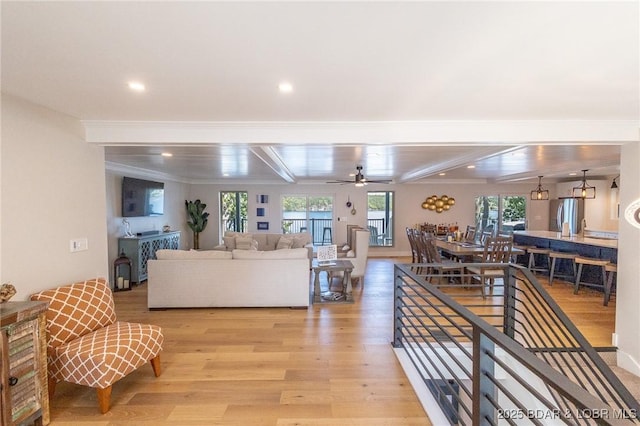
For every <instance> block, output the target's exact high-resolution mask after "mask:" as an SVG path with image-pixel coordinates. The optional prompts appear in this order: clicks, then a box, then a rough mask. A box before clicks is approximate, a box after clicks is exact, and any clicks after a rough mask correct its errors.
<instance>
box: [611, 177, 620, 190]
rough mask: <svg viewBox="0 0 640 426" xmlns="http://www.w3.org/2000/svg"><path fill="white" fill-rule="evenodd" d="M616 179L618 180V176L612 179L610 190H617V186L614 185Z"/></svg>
mask: <svg viewBox="0 0 640 426" xmlns="http://www.w3.org/2000/svg"><path fill="white" fill-rule="evenodd" d="M616 179H620V175H618V176H616V177H614V178H613V182H611V189H618V184H617V183H616Z"/></svg>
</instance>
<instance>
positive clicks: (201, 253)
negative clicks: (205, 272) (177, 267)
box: [156, 249, 232, 260]
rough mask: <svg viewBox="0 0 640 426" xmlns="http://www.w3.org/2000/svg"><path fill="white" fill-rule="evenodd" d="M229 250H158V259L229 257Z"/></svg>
mask: <svg viewBox="0 0 640 426" xmlns="http://www.w3.org/2000/svg"><path fill="white" fill-rule="evenodd" d="M231 258H232V256H231V252H227V251H219V250H165V249H163V250H158V251H156V259H159V260H190V259H231Z"/></svg>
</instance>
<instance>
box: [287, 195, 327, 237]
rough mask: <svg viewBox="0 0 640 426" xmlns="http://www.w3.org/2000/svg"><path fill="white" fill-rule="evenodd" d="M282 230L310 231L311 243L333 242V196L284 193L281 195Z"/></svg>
mask: <svg viewBox="0 0 640 426" xmlns="http://www.w3.org/2000/svg"><path fill="white" fill-rule="evenodd" d="M282 232H284V233H285V234H288V233H295V232H310V233H311V241H312V242H313V244H316V245H322V244H331V243H332V242H333V197H332V196H311V195H285V196H283V197H282Z"/></svg>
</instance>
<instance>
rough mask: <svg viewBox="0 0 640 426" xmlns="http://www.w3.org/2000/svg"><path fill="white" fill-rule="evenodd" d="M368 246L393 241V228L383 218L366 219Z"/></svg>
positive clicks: (383, 244)
mask: <svg viewBox="0 0 640 426" xmlns="http://www.w3.org/2000/svg"><path fill="white" fill-rule="evenodd" d="M367 226H368V227H369V245H370V246H389V245H391V244H392V242H393V230H392V229H391V227H390V226H387V223H386V221H385V219H382V218H381V219H367Z"/></svg>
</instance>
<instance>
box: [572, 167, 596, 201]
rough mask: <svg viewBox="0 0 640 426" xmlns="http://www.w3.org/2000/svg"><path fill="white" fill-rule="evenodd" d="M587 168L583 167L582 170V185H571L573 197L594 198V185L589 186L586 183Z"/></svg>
mask: <svg viewBox="0 0 640 426" xmlns="http://www.w3.org/2000/svg"><path fill="white" fill-rule="evenodd" d="M588 171H589V170H587V169H585V170H583V171H582V185H580V186H574V187H573V197H574V198H583V199H586V198H588V199H593V198H596V187H595V186H591V185H589V184H588V183H587V172H588Z"/></svg>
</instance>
